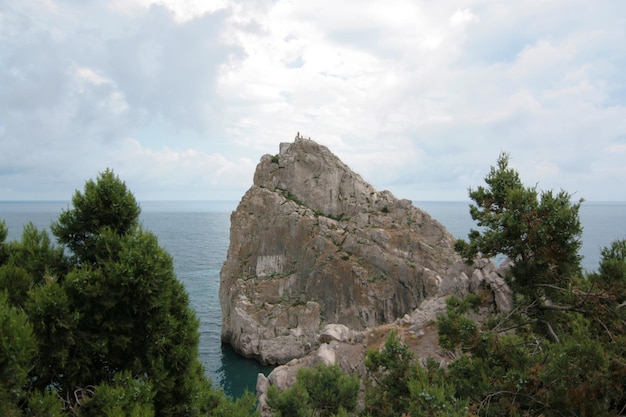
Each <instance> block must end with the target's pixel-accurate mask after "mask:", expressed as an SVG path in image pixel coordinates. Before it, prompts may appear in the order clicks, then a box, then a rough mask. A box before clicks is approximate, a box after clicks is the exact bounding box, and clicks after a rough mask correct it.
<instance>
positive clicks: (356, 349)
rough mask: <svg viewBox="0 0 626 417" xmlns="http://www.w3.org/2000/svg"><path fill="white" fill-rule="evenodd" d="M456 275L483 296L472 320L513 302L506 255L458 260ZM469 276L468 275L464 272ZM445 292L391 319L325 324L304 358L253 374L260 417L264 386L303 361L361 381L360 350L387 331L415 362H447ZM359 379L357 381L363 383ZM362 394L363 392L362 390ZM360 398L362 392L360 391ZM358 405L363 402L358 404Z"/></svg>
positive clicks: (291, 378) (379, 342) (290, 376)
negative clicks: (362, 324)
mask: <svg viewBox="0 0 626 417" xmlns="http://www.w3.org/2000/svg"><path fill="white" fill-rule="evenodd" d="M456 267H458V268H459V271H457V272H458V273H459V275H458V276H459V277H461V278H460V280H462V281H463V283H464V285H466V286H467V288H468V290H469V292H471V293H474V294H478V295H480V296H481V298H482V299H483V301H484V302H483V306H482V307H481V308H480V309H479V311H478V312H477V313H474V317H473V319H475V320H476V321H477V322H482V321H483V320H485V319H487V318H489V317H493V314H494V313H503V312H508V311H510V309H511V306H512V294H511V291H510V289H509V287H508V286H507V285H506V283H504V276H505V275H506V274H507V273H508V270H509V268H510V263H509V262H508V261H505V262H504V263H503V264H502V265H500V266H499V267H498V266H496V264H495V263H493V262H492V261H488V260H484V259H478V260H476V262H475V264H474V265H473V266H468V265H464V264H457V265H456ZM468 276H470V278H468ZM446 298H447V296H444V295H437V296H434V297H431V298H428V299H426V300H424V301H423V302H422V303H421V304H420V306H419V307H418V308H417V309H415V310H414V311H413V312H411V313H410V314H405V315H404V316H403V317H402V318H400V319H397V320H395V321H394V322H393V323H392V324H388V325H381V326H377V327H373V328H367V329H365V330H363V331H353V330H351V329H349V328H348V327H346V326H344V325H341V324H327V325H325V326H324V327H323V328H322V330H321V331H320V333H319V335H318V343H319V347H318V348H317V349H316V350H313V351H312V352H311V353H309V354H308V355H306V356H305V357H303V358H299V359H294V360H292V361H290V362H289V363H287V364H285V365H281V366H278V367H276V368H274V370H273V371H272V372H271V373H270V374H269V375H268V376H267V377H266V376H265V375H263V374H259V375H258V379H257V387H256V388H257V398H258V407H257V411H258V412H259V414H260V415H261V416H262V417H270V416H272V415H274V412H273V410H272V409H271V408H270V407H269V406H268V404H267V391H268V389H269V387H270V386H271V385H274V386H276V387H277V388H278V390H279V391H283V390H285V389H286V388H289V387H290V386H292V385H293V384H294V383H295V382H296V377H297V375H298V371H299V370H300V369H301V368H303V367H314V366H316V365H318V364H324V365H338V366H339V367H340V368H341V369H342V371H343V372H344V373H346V374H348V375H352V374H356V375H357V376H359V378H360V379H361V380H362V381H363V380H364V379H365V378H367V373H366V369H365V355H366V353H367V351H369V350H372V349H380V348H382V346H383V344H384V340H385V339H386V338H387V336H388V334H389V333H390V332H391V331H395V332H396V333H397V334H398V335H399V336H400V337H401V338H402V339H403V341H404V343H405V344H407V346H409V349H410V350H411V351H412V353H413V354H414V355H415V357H416V358H417V359H418V360H419V363H421V364H422V365H425V364H426V363H427V361H428V360H429V359H432V360H435V361H436V362H438V363H439V364H440V365H441V366H447V365H448V364H449V363H450V362H451V361H453V360H454V359H455V358H456V355H457V352H446V351H444V350H443V349H442V348H441V347H440V345H439V334H438V330H437V325H436V320H437V316H438V315H440V314H443V313H445V311H446ZM363 386H364V385H363V384H362V387H363ZM361 394H363V393H361ZM360 400H361V401H362V400H363V398H362V397H360ZM361 405H362V404H361Z"/></svg>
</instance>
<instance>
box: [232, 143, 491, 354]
mask: <svg viewBox="0 0 626 417" xmlns="http://www.w3.org/2000/svg"><path fill="white" fill-rule="evenodd" d="M390 169H392V168H391V167H390ZM472 273H473V272H472V271H470V270H469V269H468V268H466V267H465V265H464V264H463V262H462V261H461V260H460V258H459V256H458V255H457V254H456V253H455V251H454V238H453V236H452V235H451V234H450V233H449V232H448V231H447V230H446V229H445V227H444V226H443V225H441V224H440V223H439V222H437V221H436V220H434V219H433V218H432V217H431V216H430V215H429V214H427V213H426V212H424V211H422V210H420V209H419V208H417V207H415V206H413V204H412V203H411V202H410V201H408V200H399V199H396V198H395V197H394V196H393V195H392V194H391V193H390V192H388V191H381V192H379V191H376V190H375V189H374V188H373V187H372V186H371V185H370V184H368V183H367V182H365V181H364V180H363V179H362V178H361V177H360V176H359V175H358V174H356V173H355V172H353V171H352V170H350V168H348V166H346V165H345V164H344V163H343V162H341V161H340V160H339V158H337V157H336V156H335V155H334V154H333V153H331V152H330V151H329V150H328V148H326V147H324V146H321V145H319V144H317V143H316V142H314V141H312V140H307V139H302V138H297V139H296V140H295V142H293V143H281V144H280V153H279V154H277V155H274V156H271V155H265V156H263V157H262V158H261V161H260V163H259V164H258V166H257V168H256V172H255V174H254V183H253V185H252V187H251V188H250V189H249V190H248V191H247V192H246V193H245V195H244V196H243V198H242V199H241V201H240V203H239V205H238V207H237V209H236V211H234V212H233V213H232V215H231V229H230V246H229V249H228V256H227V259H226V261H225V263H224V265H223V267H222V270H221V273H220V280H221V281H220V303H221V306H222V340H223V341H224V342H226V343H230V344H231V345H232V346H233V348H234V349H235V350H236V351H237V352H239V353H240V354H242V355H244V356H248V357H254V358H257V359H258V360H260V361H261V362H263V363H267V364H285V363H287V362H289V361H290V360H292V359H294V358H302V357H304V356H306V355H307V354H309V353H311V352H313V351H315V350H316V349H317V347H318V346H320V344H321V343H329V342H331V341H332V340H335V339H333V338H335V336H331V333H330V332H327V334H326V336H324V337H323V338H322V340H321V341H320V340H319V339H318V334H320V332H321V330H322V328H323V327H324V325H326V324H329V323H333V324H334V325H343V326H345V328H346V329H348V330H349V331H357V332H358V331H361V330H363V329H365V328H368V327H373V326H378V325H381V324H385V323H392V322H393V321H394V320H396V319H398V318H401V317H403V316H405V315H406V314H409V315H410V314H411V313H412V312H413V311H414V310H415V309H417V308H418V307H419V306H420V305H421V304H422V303H423V302H424V300H427V299H429V298H430V297H434V296H436V297H443V296H445V295H448V294H457V295H460V296H462V295H464V294H465V293H466V292H467V291H468V287H469V286H468V280H469V278H468V277H471V276H472ZM477 279H478V278H477ZM481 282H482V281H481ZM476 285H478V283H477V284H476ZM493 285H496V284H493ZM334 331H335V333H336V332H339V334H341V333H342V332H343V333H345V332H344V330H343V329H341V328H338V327H335V328H334ZM322 333H323V332H322ZM338 337H340V338H341V337H343V336H341V335H340V336H338ZM350 337H353V335H352V336H350ZM327 353H328V352H327ZM327 356H328V355H327Z"/></svg>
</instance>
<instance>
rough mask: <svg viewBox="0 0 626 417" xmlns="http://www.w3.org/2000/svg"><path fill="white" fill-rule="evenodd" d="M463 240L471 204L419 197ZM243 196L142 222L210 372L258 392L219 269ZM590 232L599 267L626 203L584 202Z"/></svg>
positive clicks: (152, 209) (162, 209)
mask: <svg viewBox="0 0 626 417" xmlns="http://www.w3.org/2000/svg"><path fill="white" fill-rule="evenodd" d="M416 205H417V206H418V207H420V208H422V209H424V210H425V211H427V212H428V213H430V214H431V216H433V217H434V218H436V219H437V220H439V221H440V222H441V223H443V224H444V225H445V226H446V227H447V228H448V230H450V232H451V233H452V234H453V235H455V236H456V237H459V238H466V237H467V233H468V232H469V230H470V228H472V227H475V226H474V224H473V222H472V220H471V218H470V216H469V209H468V205H469V203H467V202H416ZM236 206H237V202H235V201H228V202H214V201H211V202H142V203H141V207H142V214H141V222H142V223H143V225H144V227H145V228H146V229H148V230H150V231H152V232H153V233H154V234H155V235H156V236H157V237H158V239H159V243H160V245H161V246H162V247H164V248H165V249H166V250H167V251H168V252H169V253H170V254H171V255H172V257H173V259H174V270H175V272H176V275H177V276H178V278H179V279H180V280H181V281H182V282H183V283H184V285H185V287H186V289H187V291H188V293H189V297H190V302H191V304H192V307H193V308H194V310H195V311H196V314H197V316H198V319H199V320H200V352H199V354H200V360H201V361H202V363H203V364H204V366H205V369H206V372H207V376H208V377H209V378H211V380H212V381H213V383H214V384H215V385H218V386H221V387H222V388H223V389H224V390H225V391H226V393H227V394H228V395H231V396H233V397H238V396H240V395H241V394H242V393H243V392H244V390H245V389H248V390H250V391H254V389H255V384H256V376H257V374H258V373H259V372H263V373H266V374H267V373H268V372H269V371H270V368H268V367H262V366H260V365H259V364H258V363H257V362H256V361H253V360H250V359H245V358H241V357H240V356H238V355H236V354H235V353H234V352H233V351H232V349H230V347H229V346H223V345H222V344H221V342H220V325H221V309H220V305H219V296H218V290H219V272H220V269H221V267H222V264H223V262H224V260H225V259H226V253H227V251H228V243H229V242H228V238H229V227H230V213H231V211H233V210H234V209H235V208H236ZM67 207H68V203H67V202H49V201H45V202H1V201H0V219H4V220H5V221H6V223H7V226H8V227H9V236H8V239H9V240H13V239H20V237H21V233H22V227H23V226H24V224H26V223H27V222H29V221H30V222H33V224H34V225H35V226H37V227H38V228H39V229H48V228H49V225H50V223H51V222H52V221H54V220H55V219H56V218H57V216H58V215H59V213H60V211H61V210H62V209H64V208H67ZM580 218H581V221H582V224H583V227H584V231H583V247H582V255H583V257H584V258H583V267H584V268H585V269H586V270H588V271H594V270H596V269H597V267H598V262H599V259H600V249H601V248H602V247H604V246H607V245H609V244H610V243H611V242H612V241H614V240H616V239H626V203H594V202H585V203H584V204H583V205H582V207H581V211H580Z"/></svg>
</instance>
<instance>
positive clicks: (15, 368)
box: [0, 291, 36, 416]
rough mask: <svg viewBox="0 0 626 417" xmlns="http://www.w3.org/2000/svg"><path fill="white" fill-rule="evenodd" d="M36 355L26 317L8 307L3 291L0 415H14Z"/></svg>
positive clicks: (0, 299) (0, 302)
mask: <svg viewBox="0 0 626 417" xmlns="http://www.w3.org/2000/svg"><path fill="white" fill-rule="evenodd" d="M35 354H36V341H35V337H34V335H33V328H32V326H31V325H30V323H29V322H28V317H27V316H26V314H25V313H24V312H23V311H21V310H20V309H18V308H16V307H13V306H11V305H10V304H9V297H8V295H7V292H6V291H0V411H1V412H2V413H0V414H2V415H5V416H8V415H19V414H17V411H18V409H17V407H16V405H17V404H19V403H20V402H21V401H22V400H23V399H24V397H25V396H26V392H25V390H24V386H25V385H26V382H27V379H28V373H29V371H30V368H31V366H32V363H33V359H34V356H35Z"/></svg>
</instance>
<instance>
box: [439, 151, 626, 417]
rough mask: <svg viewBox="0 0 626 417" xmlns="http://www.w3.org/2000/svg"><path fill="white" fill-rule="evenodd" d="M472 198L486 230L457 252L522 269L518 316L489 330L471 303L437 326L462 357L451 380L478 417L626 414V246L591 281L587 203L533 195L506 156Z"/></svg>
mask: <svg viewBox="0 0 626 417" xmlns="http://www.w3.org/2000/svg"><path fill="white" fill-rule="evenodd" d="M485 182H486V183H487V186H486V187H478V188H477V189H476V190H470V197H471V198H472V200H473V201H474V202H475V203H476V205H474V206H471V207H470V212H471V215H472V218H473V219H474V220H477V222H478V225H479V226H480V227H482V229H481V231H477V230H472V232H471V233H470V235H469V241H468V242H464V241H458V242H457V245H456V248H457V250H458V251H459V252H460V253H461V254H462V255H463V256H464V257H465V258H466V260H468V261H471V260H472V259H473V258H474V257H475V256H486V257H492V256H495V255H499V254H502V255H505V256H507V257H508V258H509V259H511V260H513V261H514V263H513V267H512V268H511V271H510V274H509V276H508V277H507V280H508V283H509V284H510V286H511V287H512V289H513V290H514V291H515V300H516V306H515V308H514V310H513V311H511V312H508V313H506V314H502V315H500V316H497V317H494V318H492V319H490V320H486V321H484V322H483V323H482V324H479V323H477V322H476V321H475V320H474V318H473V317H472V316H471V314H470V309H469V308H468V304H469V301H467V300H458V299H450V300H448V304H447V311H446V313H445V314H443V315H441V316H440V317H439V318H438V328H439V332H440V334H439V336H440V341H441V343H442V346H443V347H445V348H446V349H449V350H452V351H454V352H456V354H457V355H459V357H458V358H457V359H456V360H455V361H454V362H453V363H451V364H450V365H449V367H448V369H447V371H446V380H447V382H448V383H450V384H452V385H453V386H454V387H455V390H456V393H457V395H458V396H459V397H460V398H461V399H465V400H467V401H469V411H470V413H471V414H477V415H484V416H501V415H511V416H518V415H524V416H540V415H541V416H545V417H548V416H612V415H622V414H623V413H624V412H625V411H626V393H625V388H624V386H625V384H624V382H625V381H626V349H625V348H624V346H625V343H626V338H625V336H624V334H625V332H624V331H625V330H626V328H625V326H626V320H625V319H626V317H625V310H626V309H624V308H623V306H624V305H626V301H625V299H626V292H625V288H626V242H625V241H616V242H613V244H612V245H611V246H610V247H608V248H604V249H603V250H602V260H601V262H600V268H599V272H597V273H593V274H590V275H589V276H588V277H587V278H586V279H585V278H583V277H582V274H581V272H580V271H581V269H580V256H579V254H578V250H579V247H580V235H581V226H580V221H579V219H578V210H579V207H580V204H581V202H582V200H581V201H580V202H578V203H573V204H572V203H571V202H570V198H571V196H570V195H569V194H568V193H566V192H564V191H561V192H559V193H557V194H554V193H552V192H542V193H539V192H537V190H536V188H535V187H531V188H527V187H524V186H523V184H522V182H521V180H520V178H519V175H518V173H517V172H516V171H515V170H513V169H510V168H509V167H508V155H506V154H502V155H501V156H500V158H499V159H498V164H497V167H492V169H491V171H490V173H489V175H488V176H487V177H486V178H485Z"/></svg>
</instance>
